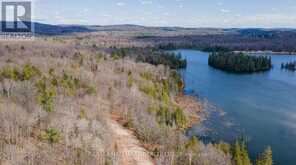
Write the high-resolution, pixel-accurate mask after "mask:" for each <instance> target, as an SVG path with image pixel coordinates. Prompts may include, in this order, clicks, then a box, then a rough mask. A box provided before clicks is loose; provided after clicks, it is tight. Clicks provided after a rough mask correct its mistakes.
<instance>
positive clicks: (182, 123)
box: [173, 107, 188, 129]
mask: <svg viewBox="0 0 296 165" xmlns="http://www.w3.org/2000/svg"><path fill="white" fill-rule="evenodd" d="M173 119H174V121H175V124H176V125H177V126H178V128H180V129H185V128H187V125H188V121H187V118H186V116H185V114H184V112H183V110H181V109H180V108H179V107H178V108H177V109H176V110H175V112H174V113H173Z"/></svg>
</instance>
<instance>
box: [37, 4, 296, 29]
mask: <svg viewBox="0 0 296 165" xmlns="http://www.w3.org/2000/svg"><path fill="white" fill-rule="evenodd" d="M33 1H34V18H35V20H36V21H39V22H43V23H51V24H95V25H111V24H138V25H147V26H184V27H224V28H225V27H228V28H229V27H268V28H273V27H292V28H293V27H296V0H83V1H74V0H33Z"/></svg>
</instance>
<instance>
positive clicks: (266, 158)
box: [256, 147, 273, 165]
mask: <svg viewBox="0 0 296 165" xmlns="http://www.w3.org/2000/svg"><path fill="white" fill-rule="evenodd" d="M272 164H273V161H272V150H271V147H267V148H266V149H265V151H264V152H263V153H262V154H261V155H260V156H259V158H258V159H257V160H256V165H272Z"/></svg>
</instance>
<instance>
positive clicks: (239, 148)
mask: <svg viewBox="0 0 296 165" xmlns="http://www.w3.org/2000/svg"><path fill="white" fill-rule="evenodd" d="M217 147H218V148H219V147H220V149H222V150H225V144H224V145H221V144H220V145H219V144H218V145H217ZM223 148H224V149H223ZM230 153H231V155H232V159H233V161H234V163H235V164H236V165H253V164H254V165H273V158H272V150H271V147H267V148H266V149H265V150H264V152H262V153H261V154H260V155H259V156H258V157H257V159H256V160H255V161H254V163H252V161H251V159H250V156H249V153H248V146H247V141H246V140H245V139H243V138H241V139H238V140H237V141H236V142H235V143H234V144H233V145H232V146H231V148H230Z"/></svg>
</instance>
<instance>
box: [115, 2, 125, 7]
mask: <svg viewBox="0 0 296 165" xmlns="http://www.w3.org/2000/svg"><path fill="white" fill-rule="evenodd" d="M116 5H117V6H125V3H124V2H117V3H116Z"/></svg>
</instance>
